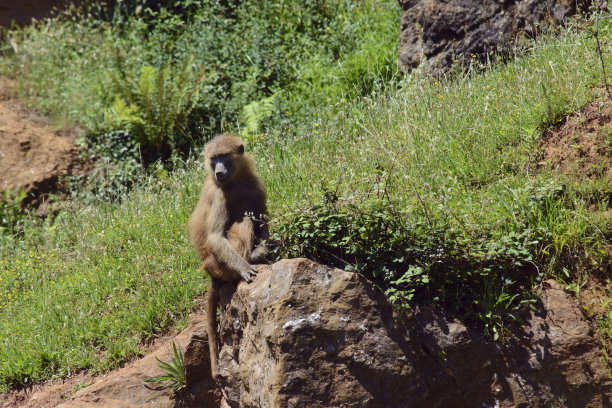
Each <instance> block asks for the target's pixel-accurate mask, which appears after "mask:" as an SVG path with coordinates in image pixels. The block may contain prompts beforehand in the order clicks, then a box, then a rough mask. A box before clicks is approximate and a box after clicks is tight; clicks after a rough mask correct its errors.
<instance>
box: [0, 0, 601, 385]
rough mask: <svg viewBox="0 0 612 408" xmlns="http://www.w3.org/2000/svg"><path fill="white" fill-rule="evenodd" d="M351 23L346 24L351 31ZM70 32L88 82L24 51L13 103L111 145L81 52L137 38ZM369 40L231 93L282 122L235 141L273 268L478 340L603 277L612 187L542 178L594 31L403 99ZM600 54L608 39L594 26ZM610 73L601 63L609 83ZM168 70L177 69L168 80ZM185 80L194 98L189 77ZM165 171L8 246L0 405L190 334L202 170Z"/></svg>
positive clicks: (577, 99) (585, 74)
mask: <svg viewBox="0 0 612 408" xmlns="http://www.w3.org/2000/svg"><path fill="white" fill-rule="evenodd" d="M317 4H319V3H317ZM364 4H368V7H383V6H384V5H386V6H385V7H387V6H389V5H388V4H387V3H378V2H371V3H368V2H365V3H364ZM389 7H390V6H389ZM347 10H348V11H347V12H346V14H345V16H344V17H343V18H345V20H346V21H352V20H351V19H352V18H357V17H359V16H360V15H361V14H359V13H358V12H357V13H356V14H351V13H353V11H354V10H353V11H350V10H351V9H347ZM349 11H350V12H349ZM371 15H373V14H371ZM356 16H357V17H356ZM164 18H168V17H167V16H166V17H164ZM137 21H141V20H137ZM180 21H182V20H180ZM357 21H359V19H358V18H357ZM368 21H371V20H368ZM141 23H142V24H145V23H146V24H151V23H150V21H149V20H147V21H144V20H143V21H141ZM70 24H74V23H72V22H70V21H63V22H47V23H45V24H43V25H42V26H40V27H38V28H36V29H31V30H32V31H28V32H26V33H22V34H20V35H22V36H23V37H20V38H22V39H21V41H22V44H26V43H28V41H31V44H30V45H29V47H30V49H35V48H36V47H34V45H36V44H41V46H40V48H39V51H40V52H41V53H43V51H44V53H46V55H64V54H65V53H66V49H67V48H66V46H65V45H63V44H58V45H57V48H55V46H53V47H52V46H51V45H50V42H47V40H46V39H44V38H43V37H44V34H45V33H47V34H48V33H57V34H58V33H60V32H61V30H63V29H65V28H63V27H66V25H70ZM139 24H140V23H139ZM393 24H396V23H393ZM380 25H381V23H379V24H378V25H376V24H372V25H371V26H369V27H371V28H372V30H376V29H377V27H378V28H380ZM78 26H79V27H83V30H84V31H83V33H82V36H83V38H85V39H87V41H83V42H78V43H76V44H78V46H79V47H85V48H89V51H83V52H82V53H81V54H79V52H77V51H75V52H77V54H76V55H80V56H77V57H74V61H80V62H82V63H83V64H85V66H87V68H86V69H81V70H79V68H78V66H77V65H75V64H72V65H70V69H71V70H73V71H67V72H66V73H65V75H64V76H59V77H57V78H56V79H49V80H48V81H51V83H49V82H46V84H47V85H44V86H37V85H34V84H35V83H36V81H39V80H41V79H40V77H39V76H38V75H39V74H37V73H36V72H38V69H39V68H38V67H35V64H33V63H32V58H35V56H37V58H38V61H42V62H44V64H45V66H46V67H47V68H46V69H48V70H54V71H52V72H58V70H59V69H60V66H61V65H62V64H65V62H66V60H65V59H60V60H59V62H57V61H56V62H54V61H53V58H45V57H44V55H42V54H35V53H34V51H24V52H25V55H19V54H18V53H17V54H13V55H9V56H7V57H5V61H4V70H5V71H4V72H5V73H9V74H12V75H15V76H17V75H20V73H21V72H23V73H24V74H23V75H24V76H23V77H20V78H21V79H20V80H19V81H20V82H21V87H22V88H23V90H24V91H23V92H25V93H23V94H22V97H24V98H26V99H27V100H28V101H30V103H31V104H32V105H34V106H38V107H39V108H40V109H41V110H43V111H45V112H47V113H49V114H52V115H53V114H57V115H59V116H56V117H61V116H62V115H64V114H65V115H68V116H69V115H71V114H72V113H71V112H73V110H74V112H76V113H75V118H73V119H71V120H75V121H76V122H78V123H79V124H80V125H81V126H83V127H84V128H85V129H86V131H87V132H88V133H87V135H88V137H90V138H91V139H92V140H98V139H96V135H99V134H102V133H104V132H107V131H109V129H113V128H112V126H108V123H110V122H107V121H106V117H104V115H103V113H104V112H106V113H108V110H107V109H109V108H108V106H111V105H112V104H113V103H114V102H113V100H106V101H105V100H104V98H102V97H100V96H99V95H98V96H96V95H94V94H95V93H96V92H97V93H99V94H100V95H102V94H104V92H102V91H101V89H102V88H100V87H103V82H97V81H98V80H100V78H102V76H100V75H98V70H102V72H104V68H102V67H103V66H106V65H105V64H106V62H104V63H102V64H101V65H100V64H96V63H95V62H94V61H95V59H92V58H93V57H92V55H94V54H92V52H93V50H96V52H98V51H99V52H100V53H102V54H103V52H102V51H100V50H103V49H104V47H101V48H97V46H96V45H95V44H96V41H94V39H95V38H97V37H95V36H107V37H104V38H111V39H114V40H113V41H119V40H121V41H125V42H130V41H131V44H137V43H138V41H137V40H135V39H134V38H132V37H130V36H127V37H124V35H126V33H127V34H130V33H132V34H133V33H134V32H133V31H130V29H129V24H127V25H126V27H128V28H124V30H125V31H122V32H120V33H116V34H115V33H112V32H109V31H105V30H110V28H108V27H107V26H106V25H104V24H103V23H101V24H100V25H99V27H102V28H99V27H98V26H93V25H92V26H90V25H86V24H84V23H82V22H79V23H78ZM329 27H336V26H333V25H330V26H329ZM342 27H344V26H342ZM395 27H396V26H395ZM336 28H337V27H336ZM73 29H74V28H71V29H70V30H73ZM395 29H396V28H394V30H395ZM187 31H188V30H187ZM71 32H72V31H71ZM373 32H375V31H372V32H369V34H368V32H365V33H362V37H361V39H362V41H360V42H359V44H360V45H363V46H364V47H363V48H360V47H357V45H355V48H354V49H353V50H352V51H350V52H344V53H343V52H340V53H338V54H336V55H335V57H334V56H333V55H332V54H333V52H332V53H331V54H326V55H327V57H326V58H327V59H325V60H324V61H326V62H325V63H322V62H321V61H323V56H322V54H316V55H313V56H312V58H311V59H308V62H307V63H305V64H304V65H303V67H302V68H301V69H300V70H299V75H298V74H296V75H294V76H292V77H291V78H292V81H287V82H286V83H284V84H283V85H282V86H279V87H278V88H275V90H273V91H265V92H262V93H258V94H257V96H256V97H253V96H252V95H251V96H250V97H247V96H244V95H241V94H240V95H239V97H240V98H243V99H242V101H243V102H242V105H241V104H239V103H238V102H237V103H238V105H239V106H242V108H244V107H246V106H248V105H250V104H251V103H252V102H253V101H254V100H255V101H260V105H262V104H263V105H265V104H266V103H264V102H261V100H262V98H268V97H270V96H271V95H277V96H275V97H274V98H273V99H274V100H273V103H272V102H270V103H272V105H273V106H275V108H274V109H277V108H278V112H276V111H275V112H276V113H270V112H268V114H266V115H263V114H261V111H260V112H259V113H255V114H254V115H255V116H259V117H260V118H263V117H267V118H268V120H269V122H268V126H267V127H265V126H264V127H259V128H258V131H257V132H251V133H248V134H247V135H246V138H247V140H248V141H249V145H248V149H249V150H250V151H251V152H252V153H253V154H254V156H255V160H256V162H257V167H258V170H259V172H260V173H261V175H262V177H263V178H264V181H265V183H266V185H267V187H268V191H269V207H270V211H271V215H272V219H273V221H272V225H271V230H272V234H273V241H274V243H275V249H274V251H275V256H276V257H284V256H308V257H311V258H313V259H315V260H318V261H321V262H325V263H327V264H333V265H337V266H340V267H343V268H345V269H352V270H356V271H359V272H361V273H363V274H365V275H366V276H368V277H370V278H371V279H372V280H373V281H374V282H375V284H376V285H377V286H378V287H379V288H380V289H381V290H383V291H385V292H386V293H387V295H388V296H389V297H390V298H391V299H392V300H393V301H394V303H395V304H396V305H397V306H398V307H400V308H401V307H404V308H406V307H409V306H410V305H411V304H413V303H414V302H439V303H440V304H442V305H444V306H445V307H447V308H449V310H454V311H455V312H456V313H457V314H458V315H459V316H463V317H465V318H468V319H472V320H473V321H478V322H480V324H481V325H482V327H483V329H484V330H485V332H486V333H488V334H489V335H491V336H492V337H494V338H499V337H500V336H501V337H502V338H503V335H504V333H505V330H506V329H507V327H508V325H509V324H510V323H511V322H513V321H520V316H519V314H520V311H521V309H522V308H524V307H526V306H528V305H529V304H530V303H532V302H533V300H534V297H533V289H534V288H536V287H537V285H538V283H539V282H540V281H541V280H542V279H543V278H544V277H548V276H554V277H557V278H559V279H562V280H564V281H566V282H568V283H570V282H572V280H573V279H575V278H576V277H578V276H580V277H584V276H589V274H595V273H597V272H604V271H610V267H611V264H610V256H609V253H608V251H609V245H610V243H611V240H612V224H611V221H610V219H609V215H606V213H605V210H607V209H609V208H610V201H609V200H610V194H611V192H612V186H611V180H607V179H605V178H604V177H599V178H595V179H591V180H579V179H575V178H572V177H571V176H563V175H560V174H557V173H555V172H553V171H551V170H547V169H546V167H544V168H543V169H538V168H537V167H536V163H537V162H538V161H539V160H540V155H539V153H538V143H539V140H540V138H541V136H542V135H543V133H544V132H545V131H546V130H547V129H548V128H549V127H551V126H555V125H556V124H558V123H559V121H560V120H562V119H563V118H564V117H565V116H566V115H567V114H569V113H570V112H572V111H574V110H576V109H577V108H578V107H580V106H582V105H583V104H585V103H586V102H587V101H589V100H591V99H592V98H593V97H594V96H593V93H592V91H591V89H592V88H593V87H594V86H596V85H597V84H598V83H600V81H601V77H600V69H601V68H600V66H599V65H598V63H597V61H598V56H597V54H596V52H595V47H594V44H593V41H592V39H591V38H590V37H589V35H588V33H587V32H581V31H576V30H571V29H570V30H565V31H563V32H562V33H561V34H559V35H556V36H554V37H550V38H542V39H540V40H539V41H538V42H536V43H532V44H530V45H529V46H528V49H527V50H526V51H525V52H524V53H523V54H521V55H519V56H517V57H515V58H513V59H511V60H510V61H508V62H507V64H493V65H487V66H483V65H480V63H478V62H474V66H473V67H472V68H471V69H468V70H467V72H465V71H461V70H457V71H456V72H455V73H454V74H452V75H449V76H448V77H445V78H438V79H431V78H428V77H426V76H423V75H420V74H418V73H417V74H413V75H409V76H406V77H404V78H402V79H401V83H399V84H398V83H397V82H394V81H397V79H398V78H399V77H397V76H395V75H393V73H391V74H389V75H388V74H387V73H386V71H380V64H373V65H371V66H370V65H368V64H366V62H367V61H370V62H371V61H376V59H374V57H373V56H372V54H370V53H369V52H371V51H372V49H373V48H372V45H371V44H372V43H373V42H374V38H375V37H374V34H372V33H373ZM395 32H396V31H395ZM339 33H342V31H333V30H332V29H331V28H330V29H329V31H326V35H328V37H325V38H326V41H328V40H327V39H329V43H327V42H326V44H334V41H340V39H341V38H343V37H342V35H340V34H339ZM58 35H59V34H58ZM134 35H135V34H134ZM211 35H212V34H211ZM91 36H94V37H91ZM601 36H602V38H603V39H604V40H605V41H608V42H609V41H610V40H611V39H612V33H611V32H610V29H609V27H608V26H606V27H604V28H603V30H602V32H601ZM135 38H138V37H135ZM309 38H310V37H309ZM312 38H317V37H312ZM385 38H386V37H385ZM304 41H305V40H304ZM313 41H314V40H313ZM102 43H105V42H104V41H102ZM305 43H307V41H305ZM368 44H370V45H368ZM42 45H45V46H46V47H48V48H44V47H43V46H42ZM134 46H136V45H134ZM24 47H25V45H24ZM338 47H339V45H338ZM26 48H27V47H26ZM146 48H147V47H146V46H143V49H146ZM315 48H316V47H314V46H313V47H312V49H315ZM608 48H609V47H608ZM36 49H38V48H36ZM180 49H181V48H180V47H178V46H176V48H175V51H174V52H178V50H180ZM305 49H306V48H305ZM329 49H331V50H333V49H334V47H331V46H330V48H329ZM155 50H156V49H148V51H147V53H149V55H148V57H147V58H150V59H151V60H153V59H154V58H155V57H156V56H157V54H156V52H157V51H155ZM266 50H267V49H266ZM275 50H276V48H275ZM143 52H144V51H143ZM269 52H273V50H272V51H269ZM326 52H327V51H326ZM330 52H331V51H330ZM385 52H387V51H385ZM393 52H395V50H393ZM102 54H99V55H102ZM83 55H84V56H86V58H83V57H82V56H83ZM95 55H98V54H95ZM130 55H132V56H130ZM134 55H135V56H140V55H141V54H140V51H135V52H134V54H129V53H127V54H126V55H125V64H128V65H130V64H131V65H133V66H134V67H137V68H135V69H136V71H138V69H140V68H141V61H139V60H138V59H137V58H135V57H134ZM330 55H331V56H330ZM610 55H611V53H610V52H609V49H608V52H606V53H605V54H604V56H605V58H607V63H608V64H609V65H610V64H611V63H612V59H610ZM100 58H101V61H105V60H104V59H103V58H102V57H100ZM245 58H246V57H245ZM274 58H280V57H278V56H276V57H274ZM334 58H337V59H334ZM383 60H384V58H383ZM172 61H174V60H172ZM329 61H336V63H335V66H338V67H341V68H335V67H334V64H329ZM338 61H340V63H338ZM345 62H346V64H345ZM164 63H165V62H164ZM28 64H29V65H28ZM351 64H352V65H351ZM176 66H180V60H179V61H176V64H174V63H173V64H172V68H168V69H170V70H173V69H180V68H176ZM160 67H161V65H158V66H157V68H156V69H158V70H160V69H163V68H160ZM351 67H353V68H351ZM321 69H323V71H318V70H321ZM145 71H146V70H145ZM73 72H76V73H77V74H76V75H74V76H71V75H72V73H73ZM88 72H89V73H92V74H91V78H89V79H88V75H87V73H88ZM94 72H95V74H94ZM156 72H159V71H156ZM194 72H196V71H194ZM329 72H332V73H333V74H334V75H336V74H339V73H344V74H346V76H344V77H342V78H344V79H345V80H346V82H345V83H342V81H340V82H338V81H336V80H335V79H334V80H332V79H330V78H332V77H331V76H328V75H327V74H328V73H329ZM294 73H295V72H294ZM349 73H352V74H351V75H349ZM317 74H318V77H320V78H322V80H321V81H320V82H316V81H315V79H314V78H316V77H317ZM68 77H71V78H72V79H68ZM37 78H38V79H37ZM190 78H191V79H190V80H191V81H192V82H191V83H192V84H197V82H198V79H197V76H196V75H195V74H194V76H192V77H190ZM334 78H335V77H334ZM362 79H363V81H362V82H360V81H361V80H362ZM28 81H31V82H28ZM70 81H75V84H74V85H71V84H70ZM325 81H328V82H325ZM256 82H257V83H259V82H258V81H256ZM339 83H340V84H341V85H342V86H341V87H340V88H336V86H340V85H338V84H339ZM28 84H32V85H31V88H28ZM357 84H362V85H363V87H359V86H357ZM377 84H378V85H377ZM194 86H195V85H194ZM198 86H199V85H198ZM64 87H65V88H66V89H65V92H77V90H79V89H81V90H83V89H90V90H91V89H94V90H95V89H98V91H96V92H94V94H91V95H90V94H87V93H85V94H84V95H85V99H86V100H87V98H89V97H91V100H90V101H91V104H87V103H85V104H83V105H82V106H81V105H79V103H76V101H77V98H72V97H67V98H65V101H64V103H65V104H66V107H58V106H54V107H50V105H49V106H48V105H46V104H47V103H50V102H51V101H53V100H57V96H54V95H46V94H44V93H41V92H43V90H45V89H49V92H50V93H52V92H61V89H62V88H64ZM28 89H34V90H37V91H35V92H33V93H28V92H27V90H28ZM83 92H88V91H83ZM88 95H89V96H88ZM237 97H238V96H237ZM277 98H278V99H277ZM79 100H82V99H79ZM72 101H75V103H74V104H73V102H72ZM135 103H136V102H135ZM198 103H199V102H198ZM216 103H219V102H216ZM104 104H106V105H104ZM275 104H280V105H275ZM198 106H199V105H197V103H196V104H194V105H193V110H192V111H191V113H190V115H191V114H192V113H193V112H198V109H200V108H199V107H198ZM330 106H331V107H330ZM283 107H284V108H283ZM251 108H253V106H251ZM260 108H261V106H260ZM53 109H58V111H57V112H54V111H53ZM88 110H91V112H88ZM238 110H240V109H238ZM238 110H236V111H235V113H234V114H232V115H233V116H231V117H233V118H234V119H235V120H237V121H238V122H235V123H240V120H244V118H242V116H241V114H240V113H236V112H237V111H238ZM246 111H248V109H247V110H246ZM199 112H200V113H202V112H204V111H199ZM87 115H92V116H91V117H90V118H88V116H87ZM275 115H276V116H275ZM300 115H302V116H300ZM216 117H217V120H221V119H220V118H222V116H216ZM229 117H230V116H228V118H229ZM241 118H242V119H241ZM100 124H102V125H100ZM98 126H108V127H107V128H105V129H101V128H99V127H98ZM234 126H235V127H234ZM258 126H260V125H258ZM228 127H229V128H234V129H237V128H238V125H230V126H228ZM120 128H121V129H123V130H126V131H128V132H135V131H136V130H134V128H132V127H123V128H122V127H121V126H120ZM173 170H174V171H172V172H170V173H168V172H167V171H165V170H164V169H163V168H162V167H161V165H159V166H158V167H157V170H155V171H153V172H152V173H151V175H150V176H148V177H147V178H146V180H145V181H144V182H142V183H141V184H140V185H139V186H138V187H137V188H136V189H135V190H133V191H132V192H131V193H129V195H127V196H125V197H124V198H123V199H122V200H120V201H114V202H102V201H99V200H98V201H94V202H93V203H90V204H86V203H85V202H80V201H77V202H74V203H71V204H70V205H66V206H65V208H64V209H63V210H62V211H61V213H60V215H59V216H58V217H57V218H56V219H55V220H54V221H53V222H51V221H48V222H47V223H46V224H44V225H38V224H36V223H32V224H30V223H24V224H22V227H21V228H22V229H21V230H19V229H18V230H17V231H16V235H14V236H6V235H5V236H4V237H3V240H2V241H1V243H0V245H1V248H0V250H1V251H2V257H1V259H0V262H1V264H0V265H1V267H0V384H2V386H3V387H13V386H17V385H21V384H26V383H30V382H33V381H41V380H44V379H47V378H53V377H56V376H65V375H69V374H70V373H71V372H72V371H74V370H76V369H82V368H86V369H90V370H93V371H99V370H105V369H108V368H111V367H115V366H117V365H118V364H120V363H121V362H123V361H125V360H126V359H128V358H130V357H131V356H134V355H137V354H138V345H139V343H140V342H141V341H142V340H143V339H147V338H150V337H151V336H155V335H156V334H157V333H159V332H160V331H164V330H167V329H168V328H169V327H182V326H183V325H184V324H185V316H186V314H187V313H188V312H189V310H190V308H191V307H193V305H194V302H195V301H196V300H197V298H198V296H200V294H202V293H203V292H204V291H205V290H206V286H207V280H206V277H205V276H203V274H202V273H201V272H200V271H199V269H198V261H197V257H196V255H195V253H194V251H193V250H192V249H191V248H190V245H189V243H188V242H187V239H186V234H185V224H186V221H187V218H188V215H189V213H190V211H191V209H192V208H193V206H194V204H195V201H196V200H197V192H198V190H199V186H200V184H201V182H202V179H203V173H204V166H203V163H202V162H201V160H200V159H199V158H198V159H187V160H186V161H180V160H178V159H177V160H175V164H174V165H173ZM608 214H609V213H608Z"/></svg>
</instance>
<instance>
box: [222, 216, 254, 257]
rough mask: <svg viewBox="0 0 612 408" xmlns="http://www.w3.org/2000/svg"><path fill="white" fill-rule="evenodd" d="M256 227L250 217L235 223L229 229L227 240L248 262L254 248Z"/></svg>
mask: <svg viewBox="0 0 612 408" xmlns="http://www.w3.org/2000/svg"><path fill="white" fill-rule="evenodd" d="M253 238H254V227H253V221H252V220H251V219H250V218H249V217H246V216H245V217H244V218H243V219H242V220H241V221H239V222H238V221H237V222H235V223H233V224H232V225H231V226H230V227H229V229H228V230H227V240H228V241H229V243H230V246H231V247H232V248H234V250H235V251H236V252H237V253H238V255H240V256H241V257H242V258H243V259H245V260H246V261H247V262H250V259H251V250H252V249H253Z"/></svg>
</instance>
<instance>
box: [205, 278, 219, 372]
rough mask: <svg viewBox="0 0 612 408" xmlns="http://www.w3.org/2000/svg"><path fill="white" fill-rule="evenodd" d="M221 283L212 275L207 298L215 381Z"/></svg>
mask: <svg viewBox="0 0 612 408" xmlns="http://www.w3.org/2000/svg"><path fill="white" fill-rule="evenodd" d="M219 286H220V281H219V280H218V279H216V278H215V277H213V276H212V275H211V277H210V288H209V289H208V297H207V298H206V331H207V332H208V350H209V353H210V373H211V375H212V378H213V380H214V381H217V377H218V375H219V369H218V365H219V336H218V335H217V306H219Z"/></svg>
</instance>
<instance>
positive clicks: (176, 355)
mask: <svg viewBox="0 0 612 408" xmlns="http://www.w3.org/2000/svg"><path fill="white" fill-rule="evenodd" d="M155 359H156V360H157V362H158V363H159V368H161V369H162V370H164V372H165V374H161V375H158V376H157V377H151V378H147V379H146V380H145V382H146V383H149V384H161V385H159V389H162V390H163V389H165V388H172V389H173V390H174V391H180V390H182V389H183V388H185V362H184V360H183V350H181V346H179V347H178V348H177V347H176V344H175V343H174V342H172V357H171V358H170V362H165V361H161V360H160V359H159V358H157V357H155Z"/></svg>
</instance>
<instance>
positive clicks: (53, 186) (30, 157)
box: [0, 78, 85, 206]
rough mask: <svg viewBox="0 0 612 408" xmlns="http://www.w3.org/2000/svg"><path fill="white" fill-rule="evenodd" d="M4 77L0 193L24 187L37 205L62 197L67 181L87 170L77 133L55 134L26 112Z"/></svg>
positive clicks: (0, 104)
mask: <svg viewBox="0 0 612 408" xmlns="http://www.w3.org/2000/svg"><path fill="white" fill-rule="evenodd" d="M10 92H11V83H10V82H9V81H7V80H3V79H2V78H0V191H4V190H6V189H7V187H11V188H13V189H15V188H21V189H24V190H25V191H26V192H27V193H28V198H27V199H26V201H27V202H28V203H31V204H33V205H35V206H39V205H41V204H42V203H43V202H44V201H46V200H47V199H48V196H49V194H58V193H59V194H61V193H62V191H63V190H64V186H63V181H64V179H65V178H66V176H68V175H70V174H76V173H81V172H84V171H85V168H84V166H83V165H82V164H80V162H79V158H78V156H79V155H78V149H77V147H76V146H75V144H74V137H75V135H74V132H72V134H70V133H60V132H57V131H55V130H54V129H53V128H52V127H51V126H50V125H49V123H48V121H47V120H46V119H45V118H43V117H41V116H39V115H36V114H34V113H31V112H28V111H27V110H25V109H23V107H22V106H20V104H19V103H18V102H17V100H16V99H15V98H14V97H12V96H10Z"/></svg>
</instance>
